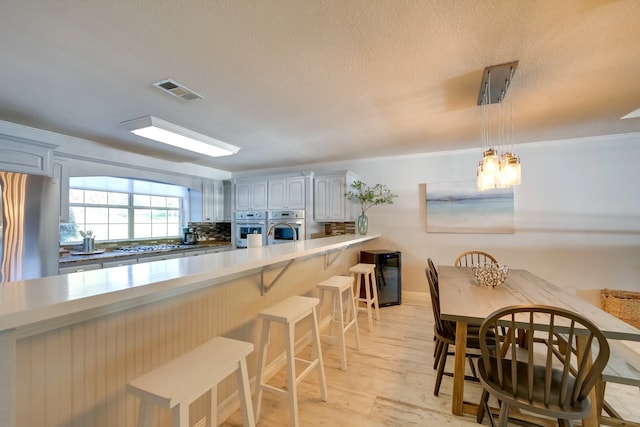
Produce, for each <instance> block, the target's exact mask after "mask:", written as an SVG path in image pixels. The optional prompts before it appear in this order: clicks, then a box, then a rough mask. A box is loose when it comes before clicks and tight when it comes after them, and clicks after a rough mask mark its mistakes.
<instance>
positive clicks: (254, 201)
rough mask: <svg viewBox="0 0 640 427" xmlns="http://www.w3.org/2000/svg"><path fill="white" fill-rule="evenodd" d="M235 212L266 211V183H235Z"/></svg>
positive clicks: (262, 181)
mask: <svg viewBox="0 0 640 427" xmlns="http://www.w3.org/2000/svg"><path fill="white" fill-rule="evenodd" d="M236 210H238V211H251V210H267V181H266V180H261V181H241V182H236Z"/></svg>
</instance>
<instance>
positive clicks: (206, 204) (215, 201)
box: [202, 180, 224, 222]
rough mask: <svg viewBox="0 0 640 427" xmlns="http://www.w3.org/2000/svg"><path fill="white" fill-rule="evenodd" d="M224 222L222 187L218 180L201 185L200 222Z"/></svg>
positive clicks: (206, 181) (204, 182)
mask: <svg viewBox="0 0 640 427" xmlns="http://www.w3.org/2000/svg"><path fill="white" fill-rule="evenodd" d="M223 220H224V185H223V183H222V181H220V180H204V181H203V183H202V221H205V222H206V221H223Z"/></svg>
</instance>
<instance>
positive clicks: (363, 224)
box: [356, 214, 369, 236]
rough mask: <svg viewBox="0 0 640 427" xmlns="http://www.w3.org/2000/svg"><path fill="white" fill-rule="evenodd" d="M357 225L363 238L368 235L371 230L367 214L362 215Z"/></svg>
mask: <svg viewBox="0 0 640 427" xmlns="http://www.w3.org/2000/svg"><path fill="white" fill-rule="evenodd" d="M356 224H357V226H358V234H360V235H362V236H364V235H366V234H367V231H368V230H369V218H367V216H366V215H365V214H360V216H359V217H358V222H357V223H356Z"/></svg>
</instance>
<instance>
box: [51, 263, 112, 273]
mask: <svg viewBox="0 0 640 427" xmlns="http://www.w3.org/2000/svg"><path fill="white" fill-rule="evenodd" d="M101 268H102V264H84V265H72V266H70V267H60V268H58V273H59V274H69V273H77V272H79V271H89V270H100V269H101Z"/></svg>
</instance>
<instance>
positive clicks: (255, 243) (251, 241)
mask: <svg viewBox="0 0 640 427" xmlns="http://www.w3.org/2000/svg"><path fill="white" fill-rule="evenodd" d="M261 246H262V234H247V247H249V248H259V247H261Z"/></svg>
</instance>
